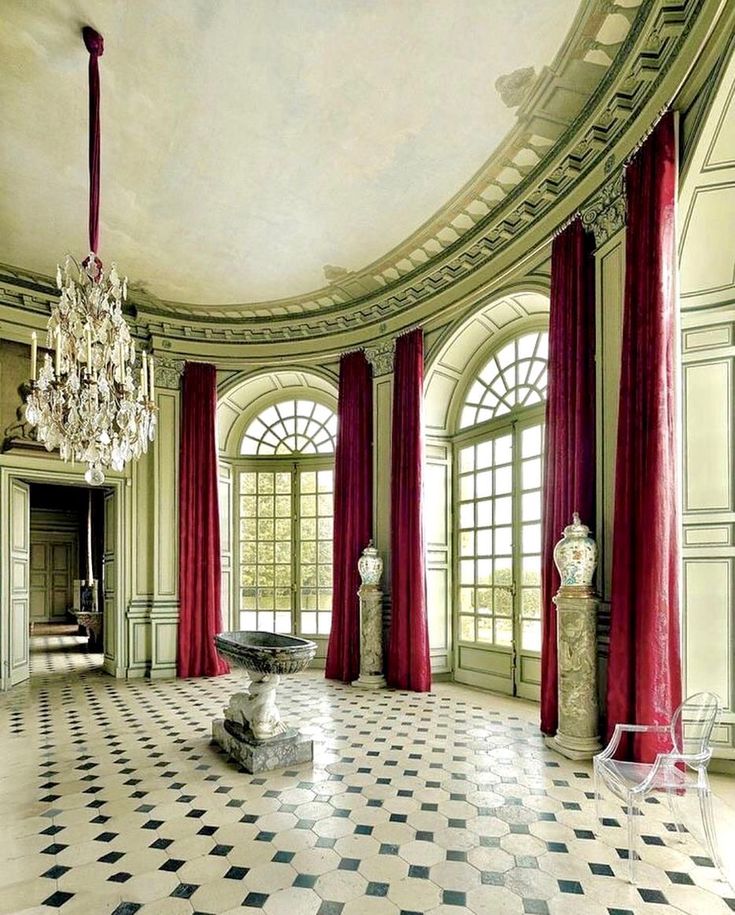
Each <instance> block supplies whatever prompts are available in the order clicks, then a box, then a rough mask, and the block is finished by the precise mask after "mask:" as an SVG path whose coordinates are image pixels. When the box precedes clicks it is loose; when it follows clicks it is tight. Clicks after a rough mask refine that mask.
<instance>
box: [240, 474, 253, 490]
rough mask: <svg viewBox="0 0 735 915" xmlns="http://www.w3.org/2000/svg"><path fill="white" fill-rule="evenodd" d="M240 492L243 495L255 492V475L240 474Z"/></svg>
mask: <svg viewBox="0 0 735 915" xmlns="http://www.w3.org/2000/svg"><path fill="white" fill-rule="evenodd" d="M240 492H241V493H242V494H243V495H249V494H251V493H254V492H255V474H254V473H241V474H240Z"/></svg>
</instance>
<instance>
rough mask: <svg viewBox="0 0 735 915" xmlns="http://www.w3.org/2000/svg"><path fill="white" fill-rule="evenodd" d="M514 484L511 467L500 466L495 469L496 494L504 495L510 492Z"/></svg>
mask: <svg viewBox="0 0 735 915" xmlns="http://www.w3.org/2000/svg"><path fill="white" fill-rule="evenodd" d="M512 486H513V472H512V470H511V468H510V467H499V468H498V469H497V470H496V471H495V495H497V496H502V495H505V494H506V493H508V492H510V491H511V489H512Z"/></svg>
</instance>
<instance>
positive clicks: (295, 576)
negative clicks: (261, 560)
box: [291, 462, 301, 633]
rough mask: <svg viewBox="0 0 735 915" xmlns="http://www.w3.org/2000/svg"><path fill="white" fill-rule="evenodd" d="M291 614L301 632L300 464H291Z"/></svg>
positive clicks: (297, 631)
mask: <svg viewBox="0 0 735 915" xmlns="http://www.w3.org/2000/svg"><path fill="white" fill-rule="evenodd" d="M291 474H292V477H291V493H292V498H293V502H292V508H291V615H292V620H293V631H294V633H300V632H301V511H300V506H301V478H300V475H299V465H298V464H297V463H296V462H294V463H293V464H292V465H291Z"/></svg>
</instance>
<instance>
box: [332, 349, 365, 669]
mask: <svg viewBox="0 0 735 915" xmlns="http://www.w3.org/2000/svg"><path fill="white" fill-rule="evenodd" d="M337 413H338V419H339V423H338V426H337V451H336V454H335V461H334V546H333V573H332V629H331V632H330V633H329V645H328V647H327V665H326V676H327V677H330V678H331V679H334V680H344V681H345V682H346V683H350V682H351V681H352V680H356V679H357V677H358V676H359V674H360V606H359V601H358V597H357V590H358V588H359V587H360V575H359V573H358V571H357V560H358V559H359V558H360V554H361V553H362V551H363V550H364V549H365V547H366V546H367V545H368V541H369V540H370V537H371V535H372V527H373V379H372V373H371V371H370V365H369V363H368V361H367V359H366V358H365V354H364V353H363V352H359V353H347V354H346V355H344V356H342V359H341V360H340V364H339V405H338V409H337Z"/></svg>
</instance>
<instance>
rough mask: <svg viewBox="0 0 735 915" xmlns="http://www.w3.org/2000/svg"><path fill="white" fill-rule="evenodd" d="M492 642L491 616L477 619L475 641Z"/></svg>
mask: <svg viewBox="0 0 735 915" xmlns="http://www.w3.org/2000/svg"><path fill="white" fill-rule="evenodd" d="M492 640H493V620H492V617H491V616H485V617H482V616H478V617H477V641H478V642H492Z"/></svg>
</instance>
